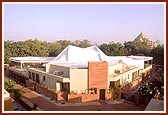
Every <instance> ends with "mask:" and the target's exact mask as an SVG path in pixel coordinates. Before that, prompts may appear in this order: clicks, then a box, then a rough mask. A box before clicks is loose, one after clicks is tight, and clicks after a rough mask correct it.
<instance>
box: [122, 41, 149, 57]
mask: <svg viewBox="0 0 168 115" xmlns="http://www.w3.org/2000/svg"><path fill="white" fill-rule="evenodd" d="M124 48H125V55H137V56H149V54H150V50H151V48H150V47H149V46H148V45H147V43H145V42H133V41H128V42H125V43H124Z"/></svg>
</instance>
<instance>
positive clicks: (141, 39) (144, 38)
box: [134, 32, 157, 48]
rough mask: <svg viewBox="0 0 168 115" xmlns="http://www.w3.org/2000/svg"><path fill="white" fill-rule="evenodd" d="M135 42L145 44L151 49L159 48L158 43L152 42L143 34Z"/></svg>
mask: <svg viewBox="0 0 168 115" xmlns="http://www.w3.org/2000/svg"><path fill="white" fill-rule="evenodd" d="M134 42H145V43H147V45H148V46H149V47H150V48H154V47H156V46H157V43H156V42H153V41H152V40H150V39H149V38H148V37H147V36H146V35H145V34H144V33H143V32H141V33H140V34H139V35H138V36H137V37H136V38H135V39H134Z"/></svg>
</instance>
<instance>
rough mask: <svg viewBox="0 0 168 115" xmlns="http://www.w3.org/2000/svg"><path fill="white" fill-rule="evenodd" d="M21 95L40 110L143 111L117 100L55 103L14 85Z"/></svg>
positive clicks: (142, 108)
mask: <svg viewBox="0 0 168 115" xmlns="http://www.w3.org/2000/svg"><path fill="white" fill-rule="evenodd" d="M16 87H17V88H18V89H20V90H21V91H22V92H23V93H22V96H23V97H24V98H26V99H27V100H28V101H29V102H31V103H37V104H38V107H39V108H40V109H41V110H42V111H143V110H144V109H145V108H144V107H143V106H136V105H133V104H127V103H123V102H121V101H120V102H119V101H108V102H105V101H100V102H89V103H65V104H61V103H56V101H55V100H51V99H50V98H48V97H46V96H44V95H41V94H38V93H36V92H34V91H31V90H29V89H27V88H25V87H22V86H20V85H17V86H16Z"/></svg>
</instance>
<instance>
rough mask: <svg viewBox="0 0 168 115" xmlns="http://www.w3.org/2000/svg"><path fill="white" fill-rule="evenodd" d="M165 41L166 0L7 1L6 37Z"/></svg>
mask: <svg viewBox="0 0 168 115" xmlns="http://www.w3.org/2000/svg"><path fill="white" fill-rule="evenodd" d="M141 32H143V33H144V34H145V35H146V36H147V37H148V38H150V39H151V40H152V41H156V40H159V41H160V42H161V43H164V5H163V4H152V3H151V4H5V5H4V40H12V41H25V40H27V39H35V38H37V39H38V40H41V41H48V42H54V41H57V40H70V41H74V40H84V39H87V40H89V41H91V42H95V43H98V44H101V43H109V42H110V41H114V42H120V43H123V42H125V41H132V40H134V39H135V38H136V37H137V36H138V35H139V34H140V33H141Z"/></svg>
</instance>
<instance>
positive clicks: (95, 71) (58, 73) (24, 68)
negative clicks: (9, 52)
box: [9, 45, 153, 99]
mask: <svg viewBox="0 0 168 115" xmlns="http://www.w3.org/2000/svg"><path fill="white" fill-rule="evenodd" d="M152 60H153V57H146V56H107V55H105V54H104V53H103V52H102V51H101V50H100V49H99V48H98V47H97V46H91V47H87V48H79V47H75V46H71V45H69V46H67V47H66V48H65V49H64V50H63V51H62V52H61V53H60V54H59V55H58V56H57V57H55V58H51V57H45V58H44V57H41V58H40V57H13V58H10V61H11V64H12V66H10V67H9V74H10V76H11V77H13V78H14V79H16V80H18V81H21V80H22V81H23V82H25V81H26V80H28V81H31V82H35V83H37V84H40V85H43V86H47V87H49V88H50V89H53V90H55V91H61V90H64V89H67V90H69V91H70V92H75V93H77V94H81V93H89V90H90V89H94V90H95V92H96V94H98V95H99V96H100V99H105V98H106V93H107V92H108V89H109V86H111V87H114V86H118V85H120V86H121V87H123V88H124V87H125V86H126V85H128V84H130V83H132V82H134V81H136V79H140V76H141V75H142V74H144V73H146V72H150V70H151V69H152ZM44 64H45V66H44ZM23 76H24V79H22V78H23ZM19 79H20V80H19ZM139 82H140V80H139ZM139 82H137V83H139ZM99 96H98V97H99Z"/></svg>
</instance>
